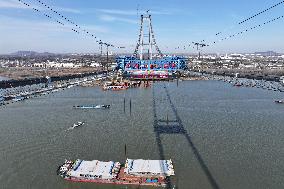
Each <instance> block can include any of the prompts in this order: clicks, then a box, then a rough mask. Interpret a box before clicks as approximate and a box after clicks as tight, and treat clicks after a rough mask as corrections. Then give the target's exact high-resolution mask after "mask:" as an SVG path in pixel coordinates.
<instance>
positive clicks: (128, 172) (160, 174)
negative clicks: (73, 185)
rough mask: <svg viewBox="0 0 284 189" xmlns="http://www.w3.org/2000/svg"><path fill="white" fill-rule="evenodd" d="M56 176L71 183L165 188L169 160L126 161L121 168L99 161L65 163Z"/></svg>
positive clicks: (171, 170)
mask: <svg viewBox="0 0 284 189" xmlns="http://www.w3.org/2000/svg"><path fill="white" fill-rule="evenodd" d="M57 174H58V175H60V176H61V177H62V178H63V179H65V180H67V181H73V182H93V183H99V184H116V185H141V186H159V187H166V186H167V184H168V182H169V177H170V176H173V175H174V174H175V173H174V167H173V163H172V160H143V159H135V160H134V159H126V162H125V164H123V165H122V164H120V163H119V162H114V161H109V162H103V161H99V160H92V161H86V160H80V159H77V160H76V161H69V160H65V162H64V164H63V165H61V166H59V167H58V170H57Z"/></svg>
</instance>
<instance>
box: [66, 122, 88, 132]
mask: <svg viewBox="0 0 284 189" xmlns="http://www.w3.org/2000/svg"><path fill="white" fill-rule="evenodd" d="M84 124H85V122H81V121H79V122H77V123H74V124H73V126H72V127H70V128H69V129H68V130H72V129H75V128H77V127H81V126H83V125H84Z"/></svg>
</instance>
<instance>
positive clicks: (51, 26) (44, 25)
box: [0, 15, 109, 34]
mask: <svg viewBox="0 0 284 189" xmlns="http://www.w3.org/2000/svg"><path fill="white" fill-rule="evenodd" d="M0 23H1V28H0V29H1V30H15V31H18V30H35V31H53V32H72V30H71V29H72V28H74V29H77V28H75V26H73V25H65V26H61V25H59V24H57V23H56V22H53V21H36V20H25V19H19V18H14V17H8V16H2V15H0ZM82 28H84V29H86V30H88V31H89V32H92V33H94V34H96V33H108V32H109V30H108V29H107V28H105V27H103V26H93V25H82ZM1 30H0V31H1ZM79 31H80V30H79Z"/></svg>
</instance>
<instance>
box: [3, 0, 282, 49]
mask: <svg viewBox="0 0 284 189" xmlns="http://www.w3.org/2000/svg"><path fill="white" fill-rule="evenodd" d="M22 1H24V2H26V3H28V4H31V5H32V7H34V8H37V9H39V10H40V11H41V12H42V13H45V14H48V15H50V16H52V17H53V18H54V19H57V20H59V21H62V22H64V20H62V19H60V17H59V16H58V15H56V14H54V13H53V12H51V11H50V10H48V9H46V8H45V7H44V6H42V5H41V4H39V3H38V2H37V1H36V0H22ZM281 1H282V0H269V1H259V0H238V1H228V0H215V1H212V0H199V1H197V0H195V1H193V0H119V1H118V0H104V1H102V0H96V1H95V0H72V1H71V0H68V1H67V0H42V2H44V3H46V4H47V5H50V7H52V8H53V9H54V10H56V11H58V12H59V13H61V14H63V15H64V16H66V17H68V18H70V20H72V21H74V22H75V23H77V24H78V25H80V26H81V27H82V28H84V29H86V30H87V31H90V32H92V33H94V34H95V36H97V37H98V38H100V39H102V40H103V41H106V42H110V43H113V44H115V45H118V46H126V47H127V48H126V49H123V50H119V49H113V51H116V52H126V51H127V52H133V51H134V46H135V44H136V41H137V40H138V32H139V17H138V16H137V8H139V14H141V12H145V11H146V10H148V9H150V13H151V14H152V19H153V27H154V28H153V29H154V32H155V36H156V41H157V43H158V45H159V47H160V49H161V50H162V51H163V52H189V53H196V50H195V49H193V48H192V47H190V46H189V44H191V43H192V41H196V42H199V41H201V40H205V41H206V42H207V43H209V44H212V42H213V41H218V40H220V39H221V38H224V37H227V36H230V35H232V34H235V33H238V32H239V31H242V30H245V29H246V28H251V27H253V26H255V25H258V24H262V23H263V22H266V21H268V20H270V19H273V18H276V17H279V16H282V15H284V3H283V4H281V5H280V6H277V7H275V8H273V9H271V10H270V11H267V12H265V13H263V14H261V15H259V16H257V17H255V18H253V19H251V20H250V21H248V22H246V23H244V24H241V25H238V22H240V21H242V20H243V19H246V18H248V17H250V16H252V15H254V14H255V13H258V12H261V11H262V10H264V9H266V8H268V7H270V6H272V5H274V4H277V3H279V2H281ZM54 19H49V18H47V17H45V16H44V15H43V14H41V13H37V12H35V11H34V10H32V9H31V8H28V7H26V6H25V5H23V4H22V3H20V2H19V1H18V0H0V23H1V27H0V36H1V40H0V54H4V53H11V52H15V51H18V50H34V51H39V52H43V51H48V52H59V53H66V52H78V53H97V52H99V45H98V44H97V43H96V42H95V40H94V38H91V37H88V36H86V35H84V34H77V33H75V32H73V31H72V30H71V28H74V27H73V26H72V25H71V24H68V23H66V22H64V23H65V25H64V26H62V25H60V24H58V23H56V22H55V21H54ZM283 30H284V19H283V18H281V19H279V20H277V21H275V22H273V23H270V24H267V25H265V26H264V27H261V28H257V29H255V30H253V31H249V32H246V33H245V34H243V35H240V36H237V37H235V38H231V39H228V40H224V41H222V42H219V43H217V44H214V45H211V46H209V47H206V48H204V49H203V51H204V52H210V53H211V52H214V53H226V52H228V53H229V52H255V51H266V50H274V51H277V52H282V53H284V45H283V44H284V35H283ZM218 32H222V33H221V34H220V35H218V36H216V35H215V34H216V33H218ZM184 47H186V48H185V49H184Z"/></svg>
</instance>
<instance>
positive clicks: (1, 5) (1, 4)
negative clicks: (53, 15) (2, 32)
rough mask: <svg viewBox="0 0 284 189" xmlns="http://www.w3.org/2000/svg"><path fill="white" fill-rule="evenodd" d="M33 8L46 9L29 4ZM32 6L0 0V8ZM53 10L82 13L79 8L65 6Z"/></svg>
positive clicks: (11, 0) (15, 0)
mask: <svg viewBox="0 0 284 189" xmlns="http://www.w3.org/2000/svg"><path fill="white" fill-rule="evenodd" d="M30 5H31V6H32V7H33V8H37V9H39V10H48V9H47V8H45V7H39V6H37V5H33V4H30ZM32 7H27V6H26V5H24V4H22V3H21V2H19V1H17V0H0V9H32ZM53 9H54V10H58V11H61V12H68V13H74V14H80V13H82V12H81V11H80V10H77V9H73V8H67V7H56V6H55V7H53Z"/></svg>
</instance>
